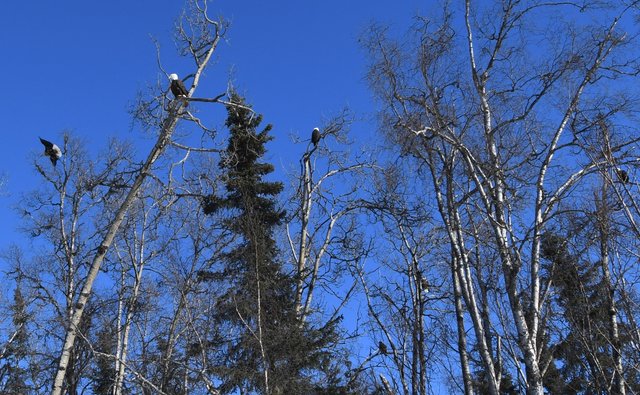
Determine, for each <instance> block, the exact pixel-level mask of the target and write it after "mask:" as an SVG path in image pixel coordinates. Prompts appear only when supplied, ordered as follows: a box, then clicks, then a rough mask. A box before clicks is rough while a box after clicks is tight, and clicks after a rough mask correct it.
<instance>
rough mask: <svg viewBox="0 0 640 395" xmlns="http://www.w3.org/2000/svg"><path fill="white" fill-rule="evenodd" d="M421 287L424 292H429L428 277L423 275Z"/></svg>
mask: <svg viewBox="0 0 640 395" xmlns="http://www.w3.org/2000/svg"><path fill="white" fill-rule="evenodd" d="M420 287H422V292H425V293H427V292H429V282H428V281H427V279H426V278H424V277H422V278H421V279H420Z"/></svg>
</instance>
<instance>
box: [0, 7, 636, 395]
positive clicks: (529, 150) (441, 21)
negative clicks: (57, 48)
mask: <svg viewBox="0 0 640 395" xmlns="http://www.w3.org/2000/svg"><path fill="white" fill-rule="evenodd" d="M214 5H215V4H213V3H212V4H207V3H206V2H203V1H202V0H191V1H189V2H188V3H187V5H186V10H185V13H184V14H183V15H182V16H180V17H179V19H178V20H177V22H176V26H175V41H176V46H175V47H176V48H177V50H178V52H179V55H180V56H182V57H184V58H185V59H188V60H189V61H190V62H191V66H192V68H191V69H190V70H185V71H183V72H182V74H183V75H180V77H181V79H182V81H183V82H184V84H185V86H186V88H187V90H188V96H187V97H182V96H178V97H175V96H174V95H172V93H171V92H170V90H169V78H168V76H169V74H170V73H172V72H173V70H165V69H164V67H163V62H162V58H163V55H164V53H163V51H165V49H164V47H163V49H162V50H161V46H160V45H159V44H158V51H157V55H158V59H157V64H158V68H159V70H158V73H159V75H161V78H159V79H158V81H159V82H158V84H157V86H155V87H154V88H153V89H151V90H149V91H147V92H144V93H141V94H140V96H139V97H138V101H137V103H136V104H135V106H134V107H133V108H132V111H131V115H132V117H133V120H134V124H135V125H136V128H137V129H139V130H142V131H143V132H142V133H145V134H146V135H147V136H152V137H153V141H151V140H147V143H148V145H151V144H153V145H152V146H151V147H147V148H146V149H147V150H148V151H147V152H142V153H141V152H138V150H136V149H134V147H133V146H132V145H131V144H130V143H128V142H125V141H119V140H113V141H112V142H111V143H110V146H109V149H108V150H104V151H103V152H102V153H101V154H100V155H98V156H95V155H89V154H88V152H87V148H86V141H83V139H82V138H81V137H79V136H78V135H76V134H74V133H68V132H64V133H60V134H59V141H60V148H61V150H62V152H63V156H62V157H61V158H60V160H59V162H58V164H57V166H55V167H54V166H51V164H50V163H49V161H47V160H46V159H44V160H43V159H42V158H38V159H36V160H35V161H34V163H33V166H34V169H35V171H36V172H37V174H38V175H39V177H40V179H41V180H42V182H41V183H40V185H39V186H38V187H37V188H34V189H33V190H32V191H30V192H26V193H25V195H24V196H23V197H22V199H21V201H20V205H19V208H18V214H19V215H20V216H21V217H22V219H23V220H22V231H23V232H24V233H25V234H27V235H28V236H29V237H30V238H31V239H32V240H33V241H34V242H37V243H38V245H44V246H45V248H44V249H42V250H38V252H42V254H34V253H33V252H32V251H26V250H25V248H23V247H20V246H17V245H8V244H7V245H4V246H2V255H1V256H2V260H3V262H4V263H5V264H6V267H8V269H7V270H6V271H5V272H4V273H2V276H3V280H4V282H5V283H7V284H10V286H8V287H6V288H7V289H9V292H8V293H7V294H6V295H2V304H1V305H0V306H1V307H2V310H3V313H4V314H2V315H1V316H0V317H1V318H0V393H2V394H16V395H17V394H40V393H51V394H54V395H61V394H73V395H76V394H109V395H123V394H269V395H271V394H273V395H281V394H282V395H285V394H293V395H296V394H300V395H305V394H309V395H313V394H317V395H321V394H323V395H330V394H345V395H346V394H385V395H391V394H407V395H408V394H412V395H414V394H449V393H460V394H466V395H470V394H492V395H498V394H539V395H542V394H545V393H548V394H635V393H640V327H639V326H638V320H639V319H640V294H639V292H640V270H639V267H640V265H639V261H640V253H639V251H640V248H639V247H640V199H639V198H640V194H639V192H640V188H639V187H640V177H639V175H640V171H639V170H640V146H639V143H640V141H639V140H640V133H638V131H637V128H636V125H637V124H638V114H640V112H639V110H640V94H639V93H638V92H640V90H638V89H635V88H636V87H637V86H638V83H637V80H638V75H639V74H640V51H639V50H640V48H639V46H638V45H637V44H638V43H640V42H639V41H638V40H639V39H640V38H639V37H638V32H639V30H638V27H639V26H638V20H639V17H640V4H638V3H637V2H635V1H629V2H626V1H622V2H620V1H611V2H607V1H605V2H599V1H596V2H572V1H558V2H555V1H538V0H503V1H486V2H481V1H477V2H471V1H470V0H464V1H454V2H443V3H437V4H436V3H434V4H433V6H431V7H430V9H431V11H430V13H428V14H426V15H419V16H416V17H415V18H414V19H413V21H412V24H411V25H408V26H406V27H405V29H404V32H402V33H398V32H396V31H395V30H393V29H390V28H389V27H387V26H384V25H379V24H371V25H370V26H369V27H368V28H367V29H366V30H365V31H363V32H361V36H360V43H361V45H362V48H363V50H364V51H363V56H366V59H367V62H368V67H367V69H366V70H362V75H363V76H365V77H366V79H367V81H368V83H369V87H370V91H371V93H372V95H373V96H374V97H375V106H374V107H372V108H371V109H370V113H369V114H367V115H375V119H376V122H375V123H373V124H372V125H371V128H372V130H371V131H370V134H371V136H376V137H377V138H376V139H375V140H376V141H377V142H378V143H377V144H375V145H374V144H369V141H368V142H367V143H363V142H362V141H361V140H358V139H356V138H353V137H352V136H350V133H349V132H350V126H351V125H352V124H353V123H354V122H358V121H357V119H360V117H358V116H354V114H352V113H351V112H350V111H349V110H348V109H347V110H345V111H344V112H341V113H338V114H335V115H334V116H333V117H332V118H330V119H328V120H327V121H326V122H325V124H324V125H319V126H320V127H319V130H320V137H319V142H318V141H314V143H313V144H312V143H311V142H310V140H306V136H304V137H303V139H302V141H301V142H298V143H297V144H303V145H304V153H303V154H302V155H301V156H300V157H297V158H296V157H289V158H287V161H288V162H289V163H292V164H294V165H293V166H291V169H293V170H292V171H291V173H290V174H284V175H283V174H281V173H278V172H275V171H274V170H275V169H274V166H273V164H271V163H269V162H268V160H267V159H266V158H265V153H266V152H267V151H268V149H269V145H268V143H269V141H271V140H272V139H273V138H274V135H273V134H272V129H277V128H278V125H273V126H272V125H271V124H270V123H269V114H268V113H262V112H261V110H260V108H254V107H253V106H252V104H251V87H247V88H248V89H247V92H246V93H245V92H238V90H237V89H236V87H234V85H233V84H232V83H231V82H230V83H229V84H228V85H227V86H221V87H219V89H218V90H217V91H215V92H211V91H205V90H204V89H199V87H200V85H201V80H202V79H204V78H206V76H207V73H206V71H207V70H208V69H211V68H213V67H215V64H214V63H215V62H214V61H212V59H213V58H214V57H216V56H224V51H222V50H220V49H219V47H221V46H222V43H223V42H224V41H225V39H226V38H227V36H228V35H232V34H233V31H232V29H230V26H229V24H228V23H227V22H226V21H225V20H224V19H222V18H213V17H212V15H214V14H216V13H215V12H213V11H212V8H213V7H214ZM219 44H220V45H219ZM152 77H153V76H150V78H149V79H151V78H152ZM214 108H217V109H218V110H217V111H216V112H213V111H212V110H211V109H214ZM321 110H322V109H319V112H320V111H321ZM211 114H221V115H220V117H222V118H220V119H215V120H214V121H211ZM358 115H360V114H358ZM214 124H215V125H224V127H214V126H213V125H214ZM308 133H309V136H311V130H309V131H308ZM316 138H317V136H316ZM316 142H317V144H316ZM281 143H284V142H281ZM286 144H295V143H293V142H286Z"/></svg>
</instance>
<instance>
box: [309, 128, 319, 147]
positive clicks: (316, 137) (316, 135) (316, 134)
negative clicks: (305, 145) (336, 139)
mask: <svg viewBox="0 0 640 395" xmlns="http://www.w3.org/2000/svg"><path fill="white" fill-rule="evenodd" d="M321 137H322V136H321V135H320V129H318V128H314V129H313V132H311V142H312V143H313V146H314V147H317V146H318V143H319V142H320V138H321Z"/></svg>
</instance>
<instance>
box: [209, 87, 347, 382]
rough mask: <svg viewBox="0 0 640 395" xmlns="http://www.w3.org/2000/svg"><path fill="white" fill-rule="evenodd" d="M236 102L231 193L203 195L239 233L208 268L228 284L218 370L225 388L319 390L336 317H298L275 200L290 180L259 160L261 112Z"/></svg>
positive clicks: (265, 135) (229, 154)
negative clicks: (215, 266) (218, 266)
mask: <svg viewBox="0 0 640 395" xmlns="http://www.w3.org/2000/svg"><path fill="white" fill-rule="evenodd" d="M230 102H231V104H230V105H228V106H227V111H228V118H227V121H226V126H227V127H228V128H229V131H230V137H229V144H228V147H227V150H226V153H225V155H224V157H223V159H222V160H221V162H220V167H221V168H222V170H223V171H224V173H225V174H226V179H225V186H226V196H224V197H218V196H213V195H211V196H207V197H205V198H204V199H203V209H204V211H205V213H207V214H213V213H215V212H217V211H218V210H221V209H224V210H225V212H227V213H228V214H229V216H228V217H227V218H226V219H225V225H226V227H227V228H228V229H230V230H231V231H232V232H233V233H235V234H236V235H237V236H238V241H237V243H236V244H235V245H234V247H233V248H231V249H230V251H228V252H227V253H226V254H225V255H224V262H223V267H224V268H223V269H222V271H221V272H220V273H211V272H208V273H201V278H202V279H205V280H213V279H220V278H223V279H224V281H225V282H226V284H227V286H228V288H227V290H226V292H225V293H224V295H223V296H222V298H221V299H220V300H219V301H218V303H217V307H218V311H217V316H216V319H217V321H218V322H219V324H220V326H221V327H222V328H226V329H227V333H231V334H232V338H229V339H227V342H226V346H225V347H224V348H225V349H224V350H223V351H221V352H220V353H219V354H218V355H219V356H221V357H220V358H223V359H224V362H222V363H221V364H220V366H218V369H217V370H218V372H219V374H220V376H221V379H222V382H223V385H222V386H221V391H222V393H231V392H233V391H235V390H237V389H240V390H241V391H242V392H243V393H246V392H258V393H263V394H267V393H268V394H302V393H308V394H312V393H314V392H317V391H321V389H320V388H319V387H317V386H316V385H314V381H316V382H317V380H314V377H315V378H317V377H318V376H314V373H311V372H314V371H315V373H318V372H319V371H320V370H323V368H326V369H324V370H327V371H328V370H330V368H329V366H330V365H331V364H330V360H329V354H328V353H327V352H326V351H323V349H324V348H325V346H326V345H327V344H329V343H331V342H333V341H335V330H334V329H335V325H336V323H337V322H335V321H334V322H332V323H330V324H329V325H327V326H325V327H324V328H321V329H313V328H311V327H310V326H309V325H308V324H307V323H305V322H302V321H300V320H298V318H297V316H296V311H295V308H294V281H293V278H292V277H291V276H290V275H288V274H287V273H285V272H284V271H283V267H282V263H281V262H280V261H279V259H278V250H277V247H276V242H275V240H274V238H273V235H274V231H275V229H276V227H277V226H278V225H280V223H281V221H282V219H283V217H284V215H285V213H284V212H283V211H282V210H279V209H278V208H277V207H276V198H277V196H278V194H279V193H280V192H281V191H282V188H283V186H282V183H280V182H271V181H266V180H265V177H266V176H268V175H269V174H270V173H271V172H272V171H273V166H272V165H271V164H269V163H263V162H261V161H260V159H261V158H262V156H263V155H264V153H265V144H266V143H267V142H268V141H270V140H271V139H272V137H271V136H269V131H270V130H271V125H267V126H266V127H265V128H264V129H262V130H261V131H258V128H259V125H260V123H261V122H262V117H261V116H259V115H256V114H255V113H254V112H253V111H251V110H250V108H249V107H248V106H247V105H246V104H245V102H244V99H243V98H242V97H240V96H239V95H238V94H237V93H233V94H232V95H231V100H230ZM325 380H326V376H325ZM326 382H331V380H326ZM332 384H333V383H332Z"/></svg>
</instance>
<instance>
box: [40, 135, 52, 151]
mask: <svg viewBox="0 0 640 395" xmlns="http://www.w3.org/2000/svg"><path fill="white" fill-rule="evenodd" d="M38 138H39V139H40V142H41V143H42V145H44V147H45V148H46V149H51V148H53V143H52V142H50V141H47V140H45V139H43V138H42V137H38Z"/></svg>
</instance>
